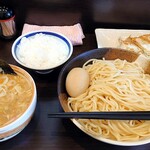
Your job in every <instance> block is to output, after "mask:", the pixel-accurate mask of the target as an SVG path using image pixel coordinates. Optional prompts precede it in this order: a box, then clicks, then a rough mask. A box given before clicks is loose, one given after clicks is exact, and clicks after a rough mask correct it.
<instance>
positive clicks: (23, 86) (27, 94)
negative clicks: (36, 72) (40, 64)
mask: <svg viewBox="0 0 150 150" xmlns="http://www.w3.org/2000/svg"><path fill="white" fill-rule="evenodd" d="M11 67H12V68H13V70H14V71H15V72H16V73H17V75H10V74H0V80H1V83H0V113H1V116H0V142H2V141H5V140H8V139H10V138H12V137H14V136H16V135H17V134H18V133H20V132H21V131H22V130H23V129H24V128H25V127H26V126H27V125H28V123H29V122H30V120H31V118H32V116H33V114H34V111H35V108H36V102H37V91H36V86H35V82H34V80H33V79H32V77H31V76H30V75H29V74H28V73H27V72H26V71H25V70H23V69H21V68H20V67H17V66H15V65H11Z"/></svg>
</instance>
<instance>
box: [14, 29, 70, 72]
mask: <svg viewBox="0 0 150 150" xmlns="http://www.w3.org/2000/svg"><path fill="white" fill-rule="evenodd" d="M33 39H34V40H33ZM31 41H32V42H31ZM31 43H32V44H31ZM23 44H24V45H23ZM72 53H73V46H72V43H71V41H70V40H69V39H68V38H67V37H65V36H64V35H62V34H60V33H56V32H48V31H34V32H29V33H27V34H24V35H21V36H20V37H18V38H17V39H16V40H15V41H14V43H13V45H12V55H13V57H14V59H15V60H16V61H17V62H18V63H19V64H20V65H22V66H24V67H26V68H29V69H32V70H34V71H37V72H39V73H47V72H50V71H52V70H53V69H55V68H57V67H59V66H60V65H62V64H64V63H65V62H66V61H67V60H68V59H69V58H70V57H71V55H72Z"/></svg>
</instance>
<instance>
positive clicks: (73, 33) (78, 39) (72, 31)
mask: <svg viewBox="0 0 150 150" xmlns="http://www.w3.org/2000/svg"><path fill="white" fill-rule="evenodd" d="M40 30H44V31H51V32H57V33H61V34H63V35H64V36H66V37H67V38H68V39H70V41H71V42H72V44H73V45H82V44H83V40H82V39H83V38H85V36H84V34H83V30H82V27H81V25H80V23H77V24H75V25H72V26H39V25H31V24H27V23H25V24H24V26H23V30H22V34H25V33H28V32H32V31H40Z"/></svg>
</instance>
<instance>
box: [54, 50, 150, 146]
mask: <svg viewBox="0 0 150 150" xmlns="http://www.w3.org/2000/svg"><path fill="white" fill-rule="evenodd" d="M113 49H115V50H121V51H124V52H128V53H130V54H133V55H135V58H137V57H138V56H139V54H138V53H135V52H130V51H128V50H126V49H122V48H113V47H103V48H96V49H92V50H88V51H85V52H82V53H80V54H79V55H77V56H75V57H74V58H72V59H71V60H70V61H68V62H67V63H66V64H65V65H64V66H63V68H62V69H61V71H60V73H59V76H58V82H57V93H58V98H59V102H60V104H61V107H62V109H63V111H65V112H67V111H68V108H67V107H66V106H65V105H64V104H63V102H62V101H63V100H62V99H63V97H66V96H67V95H64V93H61V92H62V89H61V88H60V85H61V86H64V85H63V84H64V82H62V81H61V80H62V76H63V74H64V71H65V70H66V69H67V68H68V66H69V65H70V64H72V62H74V61H76V60H77V59H81V57H83V56H84V55H85V54H91V52H92V51H95V52H96V51H101V50H110V51H111V50H113ZM102 53H103V52H102ZM104 53H105V52H104ZM104 55H105V54H104ZM108 57H111V56H108ZM112 57H113V56H112ZM122 57H123V56H122ZM131 59H133V60H134V58H131ZM76 66H79V67H80V66H81V65H77V63H76V64H75V67H76ZM70 68H73V67H70V66H69V69H67V71H69V70H70ZM65 73H66V72H65ZM64 76H65V77H66V75H65V74H64ZM63 92H66V91H63ZM61 94H62V95H61ZM64 101H65V100H64ZM64 103H65V102H64ZM70 120H71V121H72V122H73V123H74V124H75V125H76V126H77V127H78V128H79V129H80V130H81V131H83V132H84V133H86V134H87V135H89V136H91V137H92V138H94V139H96V140H98V141H102V142H104V143H107V144H112V145H118V146H138V145H144V144H148V143H150V138H149V139H143V140H139V141H131V142H130V141H116V140H111V139H106V138H104V137H103V136H94V135H93V134H91V133H89V132H88V131H86V129H85V128H84V127H83V126H81V124H80V123H79V122H78V121H77V120H76V119H70Z"/></svg>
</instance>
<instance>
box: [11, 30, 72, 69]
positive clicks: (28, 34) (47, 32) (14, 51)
mask: <svg viewBox="0 0 150 150" xmlns="http://www.w3.org/2000/svg"><path fill="white" fill-rule="evenodd" d="M39 33H43V34H47V35H52V36H55V37H58V38H59V39H61V40H62V41H64V43H66V45H67V46H68V50H69V52H68V56H67V58H66V59H65V60H64V61H61V62H60V63H59V64H57V65H56V66H54V67H49V68H32V67H30V66H26V65H25V64H24V63H22V62H21V61H20V60H19V58H18V57H17V54H16V46H17V45H18V44H19V43H20V40H21V39H22V38H23V37H30V36H34V35H36V34H39ZM11 53H12V56H13V58H14V59H15V60H16V62H17V63H19V64H20V65H22V66H23V67H25V68H28V69H31V70H35V71H48V70H52V69H54V68H57V67H59V66H61V65H62V64H64V63H65V62H66V61H68V60H69V58H70V57H71V55H72V53H73V44H72V42H71V40H70V39H69V38H68V37H66V36H65V35H63V34H61V33H58V32H53V31H46V30H37V31H31V32H28V33H25V34H22V35H20V36H19V37H18V38H17V39H16V40H15V41H14V42H13V45H12V47H11Z"/></svg>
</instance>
